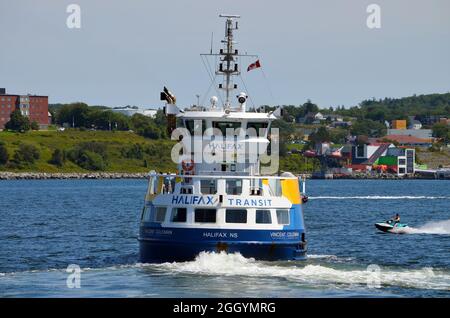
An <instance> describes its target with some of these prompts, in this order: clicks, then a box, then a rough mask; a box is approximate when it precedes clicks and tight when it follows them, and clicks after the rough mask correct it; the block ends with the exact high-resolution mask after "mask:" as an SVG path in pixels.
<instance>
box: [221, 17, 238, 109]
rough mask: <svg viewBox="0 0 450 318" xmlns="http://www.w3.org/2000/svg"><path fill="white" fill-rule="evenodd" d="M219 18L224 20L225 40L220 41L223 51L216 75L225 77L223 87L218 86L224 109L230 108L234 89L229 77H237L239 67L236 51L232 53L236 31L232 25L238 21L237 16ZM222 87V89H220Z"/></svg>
mask: <svg viewBox="0 0 450 318" xmlns="http://www.w3.org/2000/svg"><path fill="white" fill-rule="evenodd" d="M219 17H221V18H226V19H227V20H226V22H225V39H224V40H222V43H223V44H224V46H225V51H224V50H220V55H221V58H220V60H221V63H220V64H219V70H218V71H217V72H216V74H222V75H224V77H225V83H224V84H225V86H224V85H219V88H222V89H224V90H225V96H226V97H225V107H229V106H230V92H232V91H233V90H234V89H235V88H237V87H236V85H234V84H233V83H232V82H231V76H232V75H239V74H240V72H239V66H238V64H237V61H236V57H235V56H236V55H238V51H237V50H235V51H233V44H234V43H235V42H233V31H234V30H237V29H238V23H237V21H236V23H235V24H234V25H233V22H234V21H233V19H239V18H240V16H239V15H227V14H221V15H219ZM223 62H224V63H225V68H224V65H223ZM221 86H222V87H221Z"/></svg>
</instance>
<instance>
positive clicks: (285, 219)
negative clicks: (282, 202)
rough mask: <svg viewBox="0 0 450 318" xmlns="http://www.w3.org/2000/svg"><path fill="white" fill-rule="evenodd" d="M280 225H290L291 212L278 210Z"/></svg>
mask: <svg viewBox="0 0 450 318" xmlns="http://www.w3.org/2000/svg"><path fill="white" fill-rule="evenodd" d="M277 220H278V224H284V225H288V224H289V210H277Z"/></svg>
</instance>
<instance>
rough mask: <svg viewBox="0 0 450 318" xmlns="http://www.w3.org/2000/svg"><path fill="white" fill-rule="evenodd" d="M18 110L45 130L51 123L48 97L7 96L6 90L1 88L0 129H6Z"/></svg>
mask: <svg viewBox="0 0 450 318" xmlns="http://www.w3.org/2000/svg"><path fill="white" fill-rule="evenodd" d="M16 109H19V110H20V111H21V113H22V115H24V116H27V117H28V118H29V119H30V122H33V121H35V122H37V123H38V124H39V126H40V128H43V129H45V128H47V127H48V125H49V123H50V116H49V112H48V96H40V95H29V94H28V95H16V94H6V90H5V89H4V88H0V129H4V128H5V124H6V123H7V122H8V121H9V119H10V116H11V113H12V112H13V111H14V110H16Z"/></svg>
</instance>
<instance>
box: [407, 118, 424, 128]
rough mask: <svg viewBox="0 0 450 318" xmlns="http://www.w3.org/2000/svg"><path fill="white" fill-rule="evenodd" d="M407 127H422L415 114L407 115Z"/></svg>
mask: <svg viewBox="0 0 450 318" xmlns="http://www.w3.org/2000/svg"><path fill="white" fill-rule="evenodd" d="M408 118H409V126H408V129H422V123H421V122H420V121H418V120H417V119H416V118H415V116H409V117H408Z"/></svg>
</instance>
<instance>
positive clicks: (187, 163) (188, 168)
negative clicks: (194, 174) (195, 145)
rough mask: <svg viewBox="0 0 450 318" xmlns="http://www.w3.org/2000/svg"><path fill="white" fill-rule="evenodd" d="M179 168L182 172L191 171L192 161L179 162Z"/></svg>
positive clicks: (192, 167)
mask: <svg viewBox="0 0 450 318" xmlns="http://www.w3.org/2000/svg"><path fill="white" fill-rule="evenodd" d="M181 167H182V168H183V171H191V170H193V169H194V160H192V159H191V160H187V161H185V160H183V161H182V162H181Z"/></svg>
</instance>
